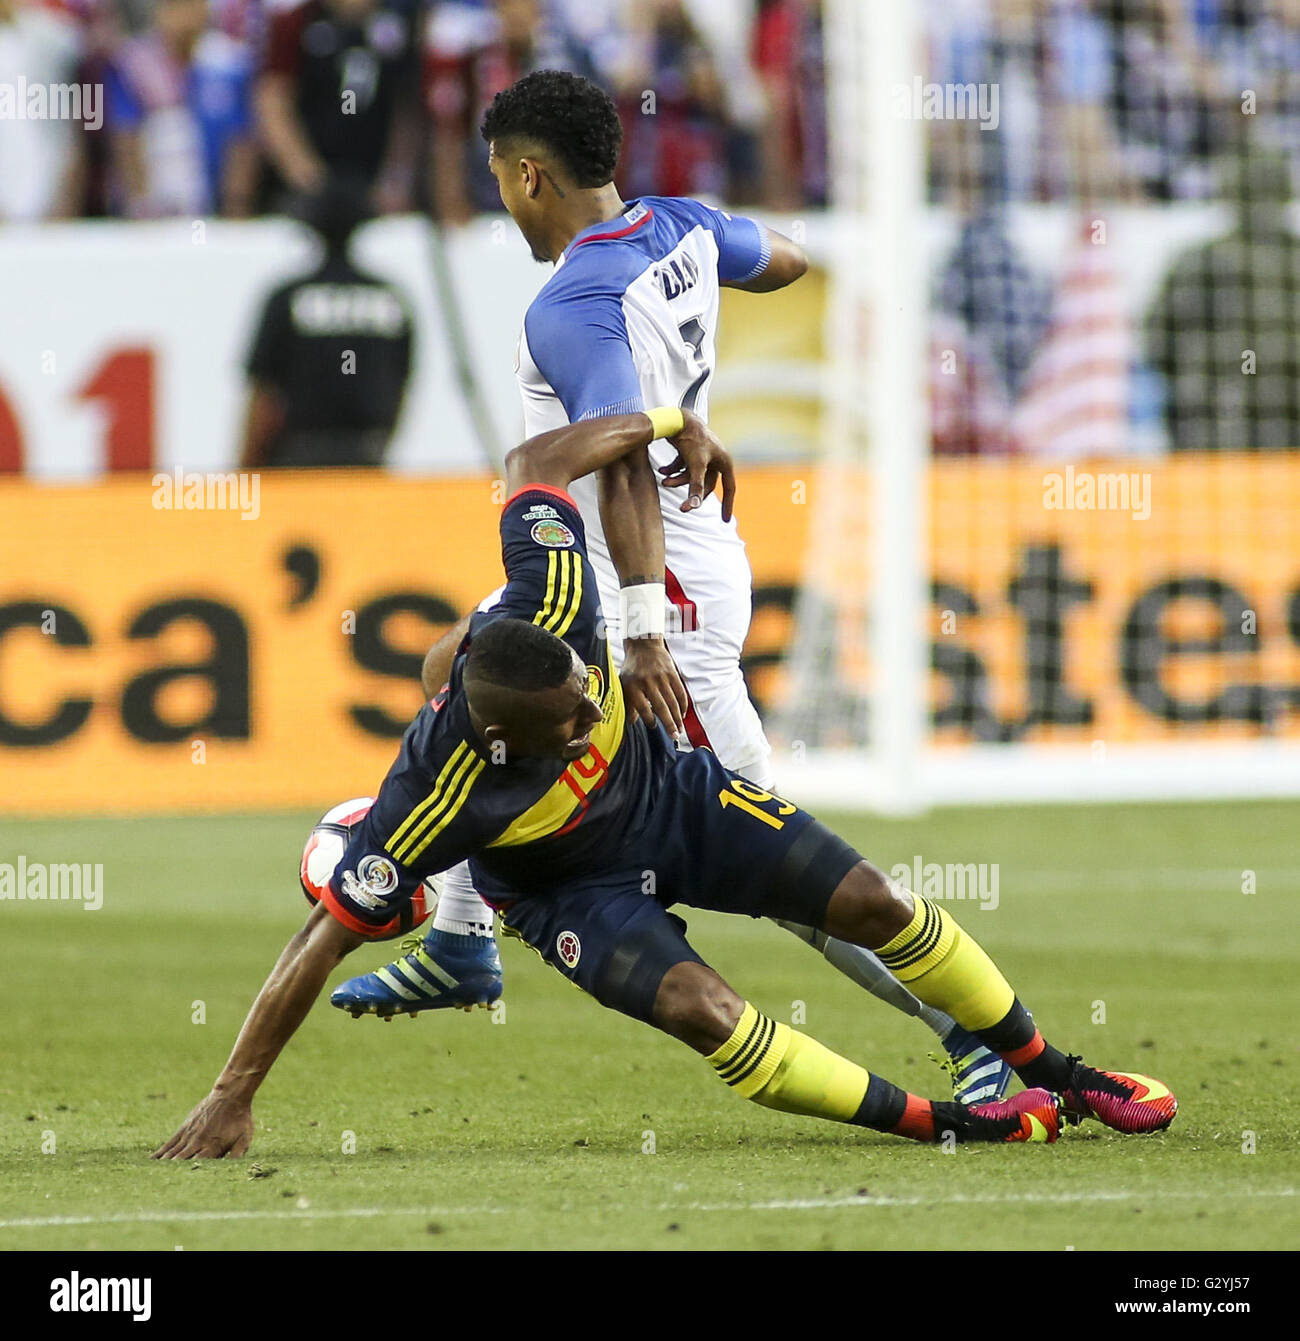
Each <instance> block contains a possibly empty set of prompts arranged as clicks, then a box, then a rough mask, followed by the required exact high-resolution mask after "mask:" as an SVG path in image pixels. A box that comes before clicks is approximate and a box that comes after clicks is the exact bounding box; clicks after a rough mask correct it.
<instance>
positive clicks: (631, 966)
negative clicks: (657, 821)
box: [499, 870, 704, 1024]
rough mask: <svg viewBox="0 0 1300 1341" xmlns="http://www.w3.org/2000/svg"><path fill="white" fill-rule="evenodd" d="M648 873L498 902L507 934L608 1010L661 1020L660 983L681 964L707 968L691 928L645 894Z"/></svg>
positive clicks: (638, 872)
mask: <svg viewBox="0 0 1300 1341" xmlns="http://www.w3.org/2000/svg"><path fill="white" fill-rule="evenodd" d="M642 880H643V873H642V871H640V870H636V871H628V872H626V873H625V874H624V875H622V876H620V877H618V878H617V879H610V880H604V881H599V882H590V883H584V884H582V885H579V886H574V887H570V888H568V889H566V890H564V891H562V892H560V893H557V894H546V895H540V896H537V897H535V898H529V899H519V900H516V901H514V902H510V903H503V904H500V905H499V906H500V912H501V920H502V923H503V924H504V926H505V928H506V930H507V931H508V932H511V933H513V934H515V935H517V936H519V937H520V938H521V939H522V940H524V941H525V942H527V944H529V945H531V946H532V947H533V949H534V950H536V951H537V953H538V954H540V955H541V957H542V958H543V959H544V960H546V962H547V963H548V964H550V965H551V966H552V967H553V968H555V969H558V970H559V972H560V973H562V974H563V975H564V976H565V977H566V978H567V979H568V980H569V981H570V982H571V983H574V984H575V985H576V986H578V987H581V988H582V990H583V991H584V992H587V993H588V994H589V995H590V996H594V997H595V998H596V1000H597V1001H599V1002H600V1004H601V1005H602V1006H608V1007H609V1008H610V1009H611V1010H617V1011H621V1012H622V1013H623V1014H624V1015H630V1016H632V1018H633V1019H637V1020H642V1021H644V1022H645V1023H647V1024H652V1023H655V1020H654V1006H655V1000H656V997H657V996H658V994H659V988H660V984H661V983H662V982H663V980H664V977H665V975H666V974H668V973H669V972H670V970H672V969H673V968H675V967H676V966H677V965H679V964H697V965H703V964H704V961H703V960H702V959H701V958H700V956H699V955H698V954H696V952H695V951H694V949H692V947H691V946H690V945H689V944H688V943H687V940H686V935H685V932H686V924H685V923H684V922H683V921H682V920H681V918H679V917H674V916H673V915H672V914H671V913H670V912H668V910H667V909H666V908H664V907H663V905H662V904H660V903H658V902H657V901H656V900H655V899H653V898H651V897H650V896H649V895H648V894H646V893H645V892H644V889H643V884H642Z"/></svg>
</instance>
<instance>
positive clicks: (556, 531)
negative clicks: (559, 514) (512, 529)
mask: <svg viewBox="0 0 1300 1341" xmlns="http://www.w3.org/2000/svg"><path fill="white" fill-rule="evenodd" d="M530 534H531V535H532V537H533V539H534V540H536V541H537V543H538V544H539V545H545V546H546V547H547V549H568V548H569V546H570V545H572V544H573V542H574V540H575V539H576V537H575V536H574V534H573V532H572V531H570V530H569V528H568V527H567V526H566V525H565V524H564V523H563V522H562V521H560V520H559V519H558V518H555V519H547V520H544V521H539V522H534V523H533V529H532V531H531V532H530Z"/></svg>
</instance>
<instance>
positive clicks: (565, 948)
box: [555, 931, 582, 968]
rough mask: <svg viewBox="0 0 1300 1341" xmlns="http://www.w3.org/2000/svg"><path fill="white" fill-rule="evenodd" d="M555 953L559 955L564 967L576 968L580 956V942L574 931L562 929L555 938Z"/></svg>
mask: <svg viewBox="0 0 1300 1341" xmlns="http://www.w3.org/2000/svg"><path fill="white" fill-rule="evenodd" d="M555 953H556V954H557V955H559V956H560V959H561V960H562V961H563V963H564V967H565V968H577V967H578V960H579V959H581V958H582V942H581V941H580V940H579V939H578V934H577V932H575V931H562V932H560V934H559V935H558V936H557V937H556V938H555Z"/></svg>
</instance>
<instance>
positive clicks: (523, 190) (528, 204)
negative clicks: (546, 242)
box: [488, 141, 554, 262]
mask: <svg viewBox="0 0 1300 1341" xmlns="http://www.w3.org/2000/svg"><path fill="white" fill-rule="evenodd" d="M488 169H489V170H490V171H491V173H492V175H493V176H494V177H495V178H496V179H497V191H498V192H499V194H500V196H501V203H502V204H503V205H504V206H505V207H506V209H507V210H508V211H509V214H510V217H511V218H512V219H513V220H514V221H515V226H516V227H517V228H518V229H519V231H520V232H521V233H522V234H523V235H524V241H525V242H527V243H528V247H529V250H530V251H531V252H532V253H533V260H534V261H546V262H550V261H551V260H553V259H554V258H553V257H551V256H549V255H547V254H546V252H545V251H544V250H543V248H542V245H541V241H540V236H541V231H540V202H539V201H538V200H537V199H536V198H535V197H533V196H530V195H529V194H528V188H527V184H526V181H525V178H524V175H523V173H522V172H521V171H520V169H519V161H518V159H515V160H514V161H512V162H510V163H507V161H506V160H505V159H504V158H498V157H497V152H496V143H495V141H494V142H493V143H492V144H491V145H489V146H488Z"/></svg>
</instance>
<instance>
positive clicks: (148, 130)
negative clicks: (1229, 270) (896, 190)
mask: <svg viewBox="0 0 1300 1341" xmlns="http://www.w3.org/2000/svg"><path fill="white" fill-rule="evenodd" d="M863 2H864V3H865V2H866V0H863ZM825 8H826V4H825V0H306V2H305V3H295V2H294V0H0V85H4V84H5V83H8V84H10V85H11V86H14V87H17V86H18V83H19V81H20V80H24V79H25V81H26V82H27V83H28V84H37V83H44V84H47V85H48V84H53V83H62V82H74V83H79V84H84V85H87V86H91V87H93V88H96V89H101V90H102V103H103V105H102V107H100V108H98V109H96V112H97V114H96V115H95V116H94V117H93V118H89V117H87V118H83V122H84V124H81V123H78V124H71V123H68V122H66V121H65V122H57V121H49V120H46V121H42V120H39V119H36V118H32V119H24V118H22V117H21V115H12V114H8V115H5V116H3V117H0V219H39V218H47V217H78V216H82V217H85V216H91V217H93V216H103V215H109V216H120V217H159V216H163V217H165V216H169V215H177V216H183V215H196V214H211V215H226V216H242V215H248V214H253V213H260V212H265V211H268V210H274V209H276V208H277V207H278V206H279V204H280V203H282V199H283V197H284V195H285V194H286V192H287V191H289V190H293V189H297V190H301V189H304V188H312V187H316V186H319V185H320V183H321V182H322V181H323V180H324V179H325V178H326V177H327V176H337V175H346V176H350V177H356V178H359V179H361V180H363V181H364V182H365V184H366V185H367V186H368V188H369V189H370V190H371V192H372V205H373V206H374V208H376V209H377V210H379V211H380V212H390V211H396V210H407V209H412V208H418V209H428V210H430V211H432V212H433V213H434V214H435V215H437V216H439V217H441V218H444V219H447V220H450V221H460V220H463V219H465V218H468V217H469V216H470V215H472V214H473V213H475V212H478V211H482V210H489V209H495V208H497V207H498V202H497V200H496V197H495V193H494V191H493V189H492V183H491V180H490V178H489V177H488V175H487V172H486V169H485V167H484V161H483V158H484V156H483V152H482V148H481V146H480V145H479V143H478V136H477V133H476V130H477V124H478V120H479V118H480V116H481V113H482V111H483V109H484V108H485V107H486V105H487V104H488V102H490V101H491V99H492V96H493V95H494V94H495V93H496V92H497V90H499V89H500V88H502V87H503V86H505V85H507V84H509V83H510V82H512V81H513V80H514V79H516V78H518V77H519V76H520V75H522V74H525V73H527V72H528V71H529V70H533V69H537V68H541V67H546V66H553V67H561V68H566V69H571V70H575V71H578V72H580V73H583V74H586V75H588V76H590V77H591V78H593V79H596V80H598V81H599V82H600V83H602V84H603V85H604V86H605V87H607V88H608V89H609V90H610V91H611V92H612V93H613V94H614V95H615V96H616V97H617V99H618V101H619V104H620V107H621V109H622V111H623V113H624V124H625V126H626V131H627V144H626V148H625V151H624V157H623V163H622V167H621V179H620V182H619V185H620V187H621V188H622V189H623V191H624V193H625V194H628V195H636V194H653V193H661V194H686V193H692V194H702V195H708V196H713V197H721V198H724V199H726V200H729V201H731V202H733V203H735V204H738V205H745V204H750V205H762V206H766V207H768V208H771V209H776V210H788V209H794V208H799V207H802V206H805V205H818V204H822V203H825V200H826V195H827V152H826V99H825V69H824V67H825V52H824V46H823V22H824V9H825ZM926 16H927V29H928V69H927V72H926V75H925V79H926V81H927V83H932V84H934V85H937V86H941V87H947V86H961V85H972V84H975V85H980V86H984V87H996V90H997V99H998V106H997V115H996V124H995V125H994V124H990V123H989V119H988V118H985V119H983V120H980V119H977V118H973V117H969V116H968V117H963V118H949V119H937V120H934V121H933V123H932V124H931V126H930V127H929V134H930V144H931V193H932V196H933V198H934V199H936V200H938V201H942V202H945V203H956V204H962V203H963V202H965V201H966V200H968V199H969V198H970V197H972V196H978V197H981V198H989V197H992V198H995V199H998V200H1001V201H1005V202H1020V201H1053V200H1060V199H1066V198H1078V197H1081V196H1082V197H1085V198H1088V197H1105V198H1108V199H1114V198H1120V199H1132V200H1138V199H1150V200H1197V199H1205V198H1208V197H1211V196H1213V195H1214V194H1215V193H1216V191H1217V190H1218V189H1219V187H1218V181H1217V177H1216V173H1215V170H1214V161H1215V158H1216V156H1217V155H1218V154H1219V153H1220V152H1221V150H1222V147H1223V145H1224V143H1225V142H1226V140H1227V139H1229V138H1230V137H1231V136H1232V135H1233V134H1234V133H1235V123H1236V122H1237V121H1239V120H1240V118H1241V116H1242V114H1243V99H1245V98H1247V96H1249V98H1250V99H1251V100H1253V102H1254V104H1255V105H1254V106H1253V107H1252V108H1251V109H1249V111H1248V112H1247V114H1248V115H1250V116H1251V117H1252V120H1253V125H1254V128H1255V131H1256V133H1257V137H1258V139H1259V141H1260V142H1261V143H1264V144H1266V145H1270V146H1272V147H1275V148H1278V149H1280V150H1282V151H1284V152H1285V153H1286V154H1287V155H1288V156H1289V157H1290V158H1291V159H1292V161H1293V163H1294V162H1295V160H1296V159H1297V158H1298V157H1300V0H927V4H926Z"/></svg>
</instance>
